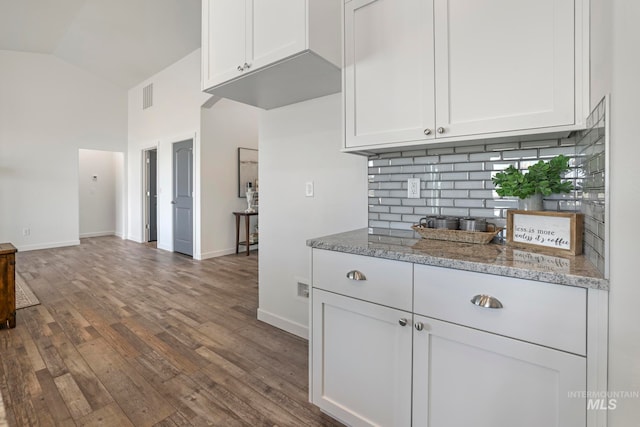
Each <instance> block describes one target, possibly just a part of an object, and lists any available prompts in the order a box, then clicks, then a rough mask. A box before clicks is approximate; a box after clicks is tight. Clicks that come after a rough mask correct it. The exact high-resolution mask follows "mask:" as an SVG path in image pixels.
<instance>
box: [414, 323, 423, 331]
mask: <svg viewBox="0 0 640 427" xmlns="http://www.w3.org/2000/svg"><path fill="white" fill-rule="evenodd" d="M413 327H414V328H416V331H421V330H423V329H424V324H423V323H422V322H416V324H415V325H413Z"/></svg>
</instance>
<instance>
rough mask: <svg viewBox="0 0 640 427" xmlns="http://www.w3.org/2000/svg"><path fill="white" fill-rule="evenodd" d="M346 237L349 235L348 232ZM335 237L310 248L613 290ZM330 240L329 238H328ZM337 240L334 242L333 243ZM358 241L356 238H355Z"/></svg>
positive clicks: (603, 284) (577, 279) (561, 276)
mask: <svg viewBox="0 0 640 427" xmlns="http://www.w3.org/2000/svg"><path fill="white" fill-rule="evenodd" d="M344 234H345V235H346V234H347V233H344ZM335 236H339V235H332V236H326V238H324V237H319V238H313V239H309V240H307V242H306V243H307V246H309V247H311V248H316V249H325V250H330V251H336V252H344V253H349V254H354V255H364V256H370V257H375V258H383V259H389V260H395V261H404V262H410V263H414V264H422V265H431V266H435V267H444V268H452V269H456V270H465V271H472V272H477V273H486V274H493V275H498V276H505V277H513V278H517V279H526V280H535V281H539V282H548V283H553V284H558V285H566V286H574V287H581V288H587V289H599V290H605V291H608V290H609V281H608V280H607V279H604V278H599V277H590V276H581V275H576V274H570V273H563V272H549V271H539V270H535V269H529V268H522V267H513V266H506V265H499V264H491V263H486V262H477V261H467V260H462V259H455V258H447V257H436V256H432V255H429V254H417V253H409V252H403V251H402V248H397V249H394V248H375V247H365V246H364V245H363V244H362V242H357V241H354V242H353V243H349V242H348V239H342V241H341V242H340V243H338V242H336V241H335V239H330V238H334V237H335ZM327 238H329V239H327ZM332 240H333V241H332ZM354 240H355V239H354Z"/></svg>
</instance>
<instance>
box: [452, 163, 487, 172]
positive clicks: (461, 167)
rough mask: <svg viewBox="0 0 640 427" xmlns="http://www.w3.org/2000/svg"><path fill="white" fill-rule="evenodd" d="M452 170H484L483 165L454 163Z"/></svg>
mask: <svg viewBox="0 0 640 427" xmlns="http://www.w3.org/2000/svg"><path fill="white" fill-rule="evenodd" d="M452 166H454V170H456V171H482V170H484V163H456V164H455V165H452Z"/></svg>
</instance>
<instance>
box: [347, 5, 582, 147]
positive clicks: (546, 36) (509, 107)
mask: <svg viewBox="0 0 640 427" xmlns="http://www.w3.org/2000/svg"><path fill="white" fill-rule="evenodd" d="M582 2H583V0H536V1H532V0H410V1H409V0H407V1H403V2H397V1H393V0H374V1H370V0H369V1H366V0H353V1H351V2H349V3H347V4H345V13H344V26H345V69H344V84H345V89H344V98H345V125H346V126H345V133H346V135H345V146H346V148H347V150H348V149H349V148H354V149H355V148H359V149H362V148H364V147H368V146H370V147H371V148H385V147H394V146H398V147H401V146H408V145H416V144H424V143H425V142H428V141H429V140H431V141H432V142H435V141H436V140H441V141H442V142H445V141H456V140H469V139H477V138H487V137H499V136H510V135H518V134H525V133H526V134H531V133H548V132H555V131H568V130H571V129H576V128H579V127H580V126H581V124H582V121H583V117H582V116H583V111H586V109H584V105H583V103H584V102H585V101H586V98H587V97H585V96H584V87H585V85H584V76H583V64H584V63H585V58H584V56H585V55H586V54H585V49H584V43H586V40H588V37H587V38H585V37H583V26H582V25H583V24H582V14H583V9H582V7H583V4H582Z"/></svg>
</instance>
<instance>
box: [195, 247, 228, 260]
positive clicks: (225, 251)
mask: <svg viewBox="0 0 640 427" xmlns="http://www.w3.org/2000/svg"><path fill="white" fill-rule="evenodd" d="M235 253H236V248H229V249H223V250H220V251H211V252H202V253H201V254H200V258H196V259H209V258H217V257H219V256H225V255H231V254H235Z"/></svg>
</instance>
